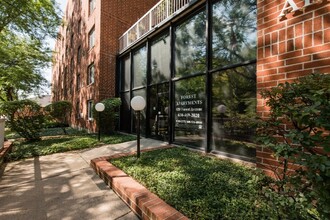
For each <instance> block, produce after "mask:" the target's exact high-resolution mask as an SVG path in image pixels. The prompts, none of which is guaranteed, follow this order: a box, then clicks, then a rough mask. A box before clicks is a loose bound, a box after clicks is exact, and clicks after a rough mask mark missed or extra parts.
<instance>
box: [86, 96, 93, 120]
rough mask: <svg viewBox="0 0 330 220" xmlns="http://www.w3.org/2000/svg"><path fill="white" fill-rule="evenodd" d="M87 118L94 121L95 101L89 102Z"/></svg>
mask: <svg viewBox="0 0 330 220" xmlns="http://www.w3.org/2000/svg"><path fill="white" fill-rule="evenodd" d="M87 116H88V120H90V121H91V120H93V100H88V101H87Z"/></svg>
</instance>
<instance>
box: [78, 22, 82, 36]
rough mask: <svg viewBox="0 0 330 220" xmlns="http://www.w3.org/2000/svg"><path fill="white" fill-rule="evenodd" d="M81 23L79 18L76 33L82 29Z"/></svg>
mask: <svg viewBox="0 0 330 220" xmlns="http://www.w3.org/2000/svg"><path fill="white" fill-rule="evenodd" d="M81 24H82V22H81V19H80V20H79V21H78V33H81V30H82V28H81Z"/></svg>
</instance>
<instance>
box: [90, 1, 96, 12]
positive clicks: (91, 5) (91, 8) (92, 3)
mask: <svg viewBox="0 0 330 220" xmlns="http://www.w3.org/2000/svg"><path fill="white" fill-rule="evenodd" d="M95 7H96V0H89V14H90V15H91V14H92V13H93V11H94V9H95Z"/></svg>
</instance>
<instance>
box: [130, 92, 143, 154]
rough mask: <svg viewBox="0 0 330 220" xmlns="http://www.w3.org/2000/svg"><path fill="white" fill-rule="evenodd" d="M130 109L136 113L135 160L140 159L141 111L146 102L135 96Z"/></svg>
mask: <svg viewBox="0 0 330 220" xmlns="http://www.w3.org/2000/svg"><path fill="white" fill-rule="evenodd" d="M131 107H132V108H133V110H134V111H135V113H136V116H137V124H136V142H137V158H140V120H141V116H140V115H141V111H142V110H143V109H144V108H145V107H146V101H145V99H144V98H143V97H142V96H135V97H133V98H132V100H131Z"/></svg>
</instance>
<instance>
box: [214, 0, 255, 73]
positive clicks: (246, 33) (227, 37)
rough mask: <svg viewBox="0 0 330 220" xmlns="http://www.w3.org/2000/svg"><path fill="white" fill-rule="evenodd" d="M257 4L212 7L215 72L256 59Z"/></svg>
mask: <svg viewBox="0 0 330 220" xmlns="http://www.w3.org/2000/svg"><path fill="white" fill-rule="evenodd" d="M256 13H257V3H256V0H242V1H230V0H222V1H218V2H217V3H215V4H213V16H212V19H213V22H212V24H213V25H212V36H213V37H212V49H213V51H212V54H213V60H212V64H213V68H216V67H219V66H225V65H231V64H235V63H240V62H243V61H246V60H253V59H255V58H256V31H257V24H256V22H257V19H256Z"/></svg>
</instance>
